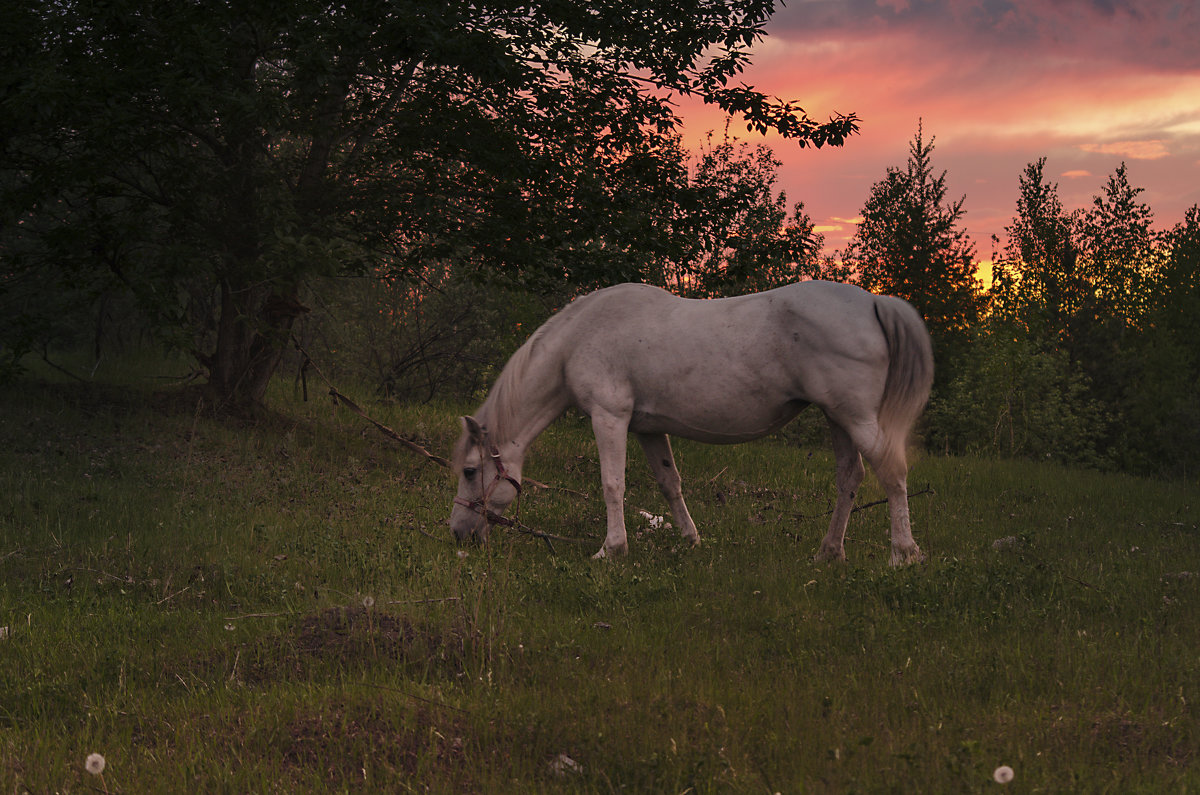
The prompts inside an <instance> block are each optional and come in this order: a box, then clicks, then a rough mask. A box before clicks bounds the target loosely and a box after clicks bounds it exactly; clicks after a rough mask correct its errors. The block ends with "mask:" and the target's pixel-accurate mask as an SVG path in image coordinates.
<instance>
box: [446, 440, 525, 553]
mask: <svg viewBox="0 0 1200 795" xmlns="http://www.w3.org/2000/svg"><path fill="white" fill-rule="evenodd" d="M462 425H463V432H462V435H461V436H460V437H459V439H458V444H457V445H455V448H454V460H453V463H452V465H451V466H452V469H453V471H454V473H455V474H456V475H458V494H456V495H455V497H454V507H453V508H452V509H451V511H450V529H451V530H452V531H453V532H454V537H455V538H457V539H458V540H459V541H468V540H471V539H475V540H477V541H479V542H481V543H483V542H486V541H487V537H488V530H489V529H490V528H491V526H492V525H494V524H500V525H512V524H513V521H512V520H511V519H507V518H505V516H504V511H505V509H507V508H508V506H509V505H510V504H512V502H513V500H515V499H516V498H517V496H518V495H519V494H520V493H521V477H520V472H519V471H517V470H515V468H512V467H511V466H510V467H506V466H505V464H504V461H503V460H502V459H501V458H500V450H499V448H498V447H496V445H495V443H494V442H492V440H491V439H490V438H489V436H488V432H487V428H486V427H484V426H483V425H481V424H480V423H479V422H478V421H477V420H476V419H475V418H474V417H463V418H462Z"/></svg>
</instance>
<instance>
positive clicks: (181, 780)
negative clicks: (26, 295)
mask: <svg viewBox="0 0 1200 795" xmlns="http://www.w3.org/2000/svg"><path fill="white" fill-rule="evenodd" d="M126 380H127V381H128V379H126ZM271 403H272V406H273V413H272V414H271V415H270V416H268V417H264V418H261V419H259V420H257V421H255V422H253V423H251V422H245V421H233V420H218V419H215V418H214V417H213V416H211V414H210V413H209V412H207V411H205V409H204V407H203V405H199V406H198V405H197V404H196V403H195V400H194V398H189V397H187V395H186V393H183V392H180V391H178V390H167V391H159V392H151V391H149V390H148V389H147V388H144V387H142V386H138V385H136V384H135V385H133V386H130V385H128V383H127V384H126V385H124V386H113V385H109V386H96V385H82V384H74V383H69V382H67V381H65V380H59V381H58V382H57V383H56V382H54V380H52V379H45V378H43V379H29V380H26V381H23V382H20V383H17V384H14V385H9V386H7V387H3V388H0V791H2V792H14V793H20V792H25V791H30V792H33V793H49V792H64V793H65V792H105V791H107V792H110V793H116V792H125V793H135V792H136V793H142V792H160V791H161V792H295V791H320V792H336V791H363V792H367V791H396V792H408V791H414V792H425V791H432V792H456V793H457V792H531V791H533V792H537V791H544V792H559V791H565V792H650V793H681V792H696V793H706V792H748V793H755V792H761V793H774V792H781V793H797V792H839V793H840V792H981V791H988V790H1002V789H1008V790H1011V791H1014V792H1035V791H1045V792H1068V791H1070V792H1122V793H1124V792H1154V793H1159V792H1196V791H1198V790H1200V753H1198V752H1200V709H1198V702H1200V529H1198V526H1200V488H1198V487H1197V484H1196V483H1184V482H1174V483H1164V482H1155V481H1148V480H1139V479H1134V478H1129V477H1123V476H1116V475H1108V474H1100V473H1095V472H1085V471H1072V470H1067V469H1062V468H1059V467H1055V466H1049V465H1040V464H1037V463H1028V462H1020V463H1014V462H996V461H983V460H970V459H958V458H941V457H932V456H930V457H925V458H923V459H921V460H919V461H917V462H916V464H915V466H914V469H913V473H912V476H911V478H910V488H911V490H913V491H920V490H923V489H925V487H926V486H928V488H929V489H930V491H929V492H927V493H924V494H921V495H919V496H915V497H914V498H913V517H914V527H915V528H916V533H917V538H918V541H919V542H920V544H921V546H922V547H923V549H924V550H925V551H926V552H927V553H928V554H929V558H930V559H929V561H928V562H926V563H924V564H921V565H919V566H915V567H911V568H907V569H903V570H893V569H891V568H889V567H888V566H887V536H886V533H887V529H886V528H887V519H886V508H885V507H884V506H877V507H872V508H867V509H865V510H863V511H861V512H859V513H856V514H855V515H854V517H853V518H852V520H851V527H850V534H849V539H848V541H847V553H848V555H849V556H850V561H849V562H848V563H847V564H844V565H824V564H821V565H818V564H815V563H813V562H812V554H813V553H814V551H815V550H816V547H817V544H818V542H819V541H820V538H821V535H822V534H823V532H824V529H825V522H826V519H825V518H824V517H823V516H820V514H822V513H824V512H825V511H827V510H828V509H829V508H831V507H832V499H833V479H832V457H831V455H830V453H829V452H828V451H827V450H826V449H823V448H820V447H815V446H814V447H796V446H794V445H792V444H789V443H787V442H785V441H783V440H778V439H777V440H768V441H764V442H762V443H757V444H753V445H743V446H740V447H722V448H716V447H704V446H701V445H693V444H688V443H678V444H677V447H676V451H677V456H678V459H679V463H680V468H681V470H682V471H683V473H684V476H685V490H686V493H687V495H688V497H689V500H690V505H691V507H692V512H693V515H694V516H695V518H696V521H697V523H698V524H699V525H700V530H701V533H702V535H703V538H704V543H703V545H702V546H701V547H699V548H698V549H689V548H686V547H685V546H684V545H683V544H682V543H681V542H680V541H679V540H678V538H677V536H676V535H675V533H674V531H671V530H668V529H664V528H657V529H654V528H651V527H649V524H648V523H647V522H646V521H645V520H643V519H642V518H641V517H640V516H639V515H638V514H637V512H636V509H637V508H644V509H646V510H648V511H650V512H653V513H654V514H662V513H664V510H665V508H664V506H663V504H662V501H661V499H660V498H659V496H658V495H657V491H656V489H655V487H654V485H653V482H652V480H651V478H650V475H649V471H648V469H647V467H646V466H645V464H644V462H642V461H641V460H639V458H638V457H637V456H631V461H630V467H629V471H630V475H629V486H630V493H629V498H628V505H629V511H628V515H629V519H630V523H631V537H630V541H631V550H632V554H631V555H630V557H629V558H627V559H625V560H621V561H616V562H605V563H598V562H595V561H592V560H591V559H590V557H589V556H590V554H591V553H592V552H594V551H595V549H596V548H598V547H599V543H600V533H601V532H602V531H601V528H602V517H603V505H602V502H601V500H600V495H599V481H598V467H597V464H596V460H595V455H594V445H593V443H592V441H591V437H590V433H589V431H588V429H587V426H586V424H585V423H584V422H583V421H581V420H580V419H578V418H572V417H567V418H565V419H564V420H563V421H561V422H560V423H558V424H557V425H555V426H553V427H552V428H551V429H550V430H549V431H548V432H547V433H546V434H545V435H544V436H543V438H542V440H541V441H540V442H539V446H538V447H537V448H535V451H534V455H533V456H532V458H531V460H530V461H529V462H528V464H527V469H526V474H527V476H529V477H532V478H536V479H537V480H540V481H543V482H545V483H547V484H550V485H551V486H553V487H554V488H551V489H546V490H536V489H531V490H529V493H527V495H526V496H525V497H524V498H523V500H522V504H521V505H520V515H521V518H522V520H523V521H524V522H525V523H526V524H527V525H529V526H530V527H532V528H536V529H538V530H541V531H544V532H547V533H551V534H554V535H556V536H562V537H566V538H570V539H578V540H580V541H581V542H582V543H571V542H568V541H561V540H560V541H554V542H553V548H551V545H549V544H547V543H546V542H545V541H544V540H541V539H538V538H534V537H531V536H529V535H527V534H522V533H516V532H513V531H502V532H497V533H496V534H495V536H494V541H493V544H492V545H491V546H489V547H487V548H478V547H471V548H459V547H457V546H455V545H454V544H452V543H451V542H450V539H449V533H448V531H447V530H446V528H445V519H446V517H447V515H448V513H449V505H450V498H451V496H452V485H451V483H450V481H449V480H448V476H447V474H446V472H445V471H444V470H442V469H439V468H438V467H436V466H434V465H431V464H428V463H423V462H421V461H420V460H418V459H417V458H416V457H415V456H413V455H412V454H411V453H408V452H406V451H404V450H402V449H400V448H399V447H398V445H396V444H394V443H393V442H391V441H390V440H388V439H386V438H385V437H383V436H382V435H380V434H379V433H378V432H376V431H375V430H374V429H372V428H370V427H368V426H367V425H366V423H364V422H363V421H361V420H360V419H359V418H357V417H355V416H354V415H352V414H350V413H348V412H346V411H345V410H341V411H338V410H334V409H333V408H332V407H331V406H330V405H329V404H328V402H327V401H325V400H313V401H311V402H308V403H304V402H301V401H300V400H299V399H298V398H297V397H296V396H295V395H294V394H293V392H292V391H291V389H290V385H283V384H281V385H280V386H279V388H278V389H277V391H276V393H275V394H274V395H273V397H272V401H271ZM369 408H370V410H371V411H372V412H373V413H376V414H377V415H378V418H379V419H380V420H382V421H384V422H386V423H388V424H389V425H392V426H393V427H395V428H397V429H400V430H403V431H404V432H406V433H407V434H411V435H414V436H415V437H416V438H418V439H419V440H421V441H422V442H423V443H426V444H428V445H429V446H430V447H431V448H432V449H434V450H435V451H437V452H442V453H445V452H446V451H447V450H448V449H449V446H450V444H451V442H452V440H453V437H454V435H455V431H456V428H457V424H456V422H455V415H456V411H455V410H454V408H450V407H435V408H430V407H423V408H397V407H382V406H370V407H369ZM638 455H639V456H640V453H638ZM880 496H881V494H880V493H879V492H878V490H877V488H876V487H875V486H874V484H873V481H871V480H870V479H868V483H867V484H866V487H865V488H864V490H863V494H862V496H861V499H862V501H864V502H870V501H873V500H875V499H878V498H879V497H880ZM668 521H669V517H668ZM91 753H99V754H102V755H103V756H104V758H105V760H106V766H105V769H104V771H103V773H102V774H101V775H93V774H91V773H89V772H87V771H86V770H85V764H84V763H85V759H86V757H87V756H88V755H89V754H91ZM1000 765H1008V766H1010V767H1011V768H1012V769H1013V771H1014V779H1013V781H1012V782H1011V783H1009V784H1007V785H1004V786H1001V785H1000V784H997V783H995V782H994V781H993V771H994V770H995V769H996V768H997V767H998V766H1000Z"/></svg>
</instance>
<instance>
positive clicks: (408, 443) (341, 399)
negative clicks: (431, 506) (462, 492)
mask: <svg viewBox="0 0 1200 795" xmlns="http://www.w3.org/2000/svg"><path fill="white" fill-rule="evenodd" d="M292 342H293V344H294V345H295V346H296V350H298V351H299V352H300V353H301V354H302V355H303V356H304V360H305V361H304V368H307V367H308V366H309V365H312V367H313V369H314V370H316V371H317V375H319V376H320V377H321V380H322V381H324V382H325V385H326V386H328V387H329V394H330V396H331V397H332V398H333V399H334V401H335V402H338V403H341V404H342V405H343V406H345V407H346V408H348V409H350V410H351V411H353V412H354V413H355V414H357V415H358V416H360V417H362V418H363V419H364V420H366V421H367V422H369V423H371V424H372V425H374V426H375V427H376V428H378V429H379V430H380V431H382V432H383V433H384V434H386V435H387V436H389V437H391V438H392V439H395V440H396V441H397V442H399V443H400V444H402V445H404V446H405V447H407V448H408V449H409V450H411V451H413V452H414V453H416V454H417V455H420V456H423V457H424V458H425V459H426V460H429V461H432V462H434V463H435V464H438V465H440V466H443V467H446V468H449V467H450V462H449V461H447V460H446V459H444V458H442V457H441V456H439V455H434V454H433V453H431V452H429V451H428V450H426V449H425V448H424V447H422V446H421V445H419V444H417V443H416V442H414V441H412V440H411V439H405V438H404V437H403V436H401V435H400V434H398V433H396V432H395V431H394V430H392V429H391V428H389V427H388V426H386V425H384V424H383V423H382V422H380V421H379V420H377V419H375V418H374V417H372V416H371V415H369V414H367V413H366V412H365V411H363V410H362V409H361V408H359V407H358V405H357V404H356V403H355V402H354V401H353V400H351V399H350V398H348V397H346V396H345V395H343V394H342V393H341V392H339V391H338V390H337V387H335V386H334V385H333V384H332V383H330V381H329V379H328V378H326V377H325V373H323V372H321V368H320V367H318V366H317V364H316V362H314V361H313V360H312V357H311V356H309V355H308V351H306V350H304V348H303V347H302V346H301V345H300V343H299V342H297V341H296V340H295V338H293V339H292ZM524 481H525V483H527V484H529V485H530V486H536V487H537V488H541V489H558V490H559V491H565V492H567V493H569V494H578V495H579V496H581V497H585V498H586V497H587V495H586V494H583V493H581V492H578V491H573V490H571V489H564V488H561V487H558V486H548V485H546V484H545V483H541V482H539V481H536V480H533V479H532V478H525V479H524ZM514 526H515V527H516V528H517V529H518V530H519V531H521V532H522V533H528V534H529V535H531V536H533V537H534V538H540V539H542V540H543V541H545V542H546V546H548V547H549V548H550V552H551V553H554V544H553V543H551V542H552V541H568V542H571V543H575V544H586V543H588V542H587V541H586V540H584V539H579V538H565V537H563V536H556V535H551V534H550V533H543V532H542V531H541V530H534V529H533V528H532V527H529V526H528V525H525V524H522V523H520V522H517V523H516V524H515V525H514ZM421 532H422V533H423V534H425V535H427V536H428V535H429V533H426V532H425V531H424V530H421ZM430 538H433V536H430Z"/></svg>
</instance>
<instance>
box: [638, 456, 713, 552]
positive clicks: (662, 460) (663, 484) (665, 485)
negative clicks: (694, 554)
mask: <svg viewBox="0 0 1200 795" xmlns="http://www.w3.org/2000/svg"><path fill="white" fill-rule="evenodd" d="M638 441H639V442H641V444H642V452H644V453H645V454H646V460H647V461H648V462H649V463H650V470H651V471H652V472H653V473H654V479H655V480H656V481H658V488H659V490H660V491H662V494H663V497H665V498H666V500H667V505H669V506H670V508H671V514H672V516H674V517H675V524H676V525H678V526H679V532H680V533H681V534H682V535H683V537H684V538H686V539H687V540H688V541H690V542H691V543H692V545H693V546H695V545H697V544H699V543H700V533H699V531H697V530H696V523H695V522H693V521H692V516H691V514H690V513H688V509H687V504H686V503H684V501H683V479H682V478H681V477H680V475H679V469H678V467H676V466H675V455H674V453H672V452H671V440H670V439H669V438H667V435H666V434H665V433H650V434H640V433H639V434H638Z"/></svg>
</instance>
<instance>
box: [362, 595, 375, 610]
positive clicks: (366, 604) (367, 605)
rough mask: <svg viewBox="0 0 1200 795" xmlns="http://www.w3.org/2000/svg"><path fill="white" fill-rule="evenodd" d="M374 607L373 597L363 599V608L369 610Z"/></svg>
mask: <svg viewBox="0 0 1200 795" xmlns="http://www.w3.org/2000/svg"><path fill="white" fill-rule="evenodd" d="M374 606H375V597H374V596H364V597H363V607H365V608H367V609H368V610H370V609H371V608H372V607H374Z"/></svg>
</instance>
